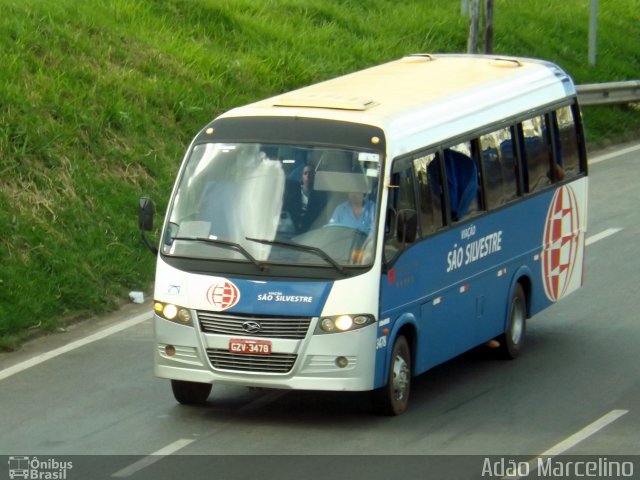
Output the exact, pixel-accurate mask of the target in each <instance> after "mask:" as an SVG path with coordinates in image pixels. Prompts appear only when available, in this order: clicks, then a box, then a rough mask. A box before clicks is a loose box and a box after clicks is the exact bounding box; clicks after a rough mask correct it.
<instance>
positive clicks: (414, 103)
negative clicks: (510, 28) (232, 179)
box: [222, 55, 575, 154]
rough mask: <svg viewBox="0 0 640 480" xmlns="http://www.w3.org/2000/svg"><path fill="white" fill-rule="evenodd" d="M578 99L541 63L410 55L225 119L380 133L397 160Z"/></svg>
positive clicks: (559, 74)
mask: <svg viewBox="0 0 640 480" xmlns="http://www.w3.org/2000/svg"><path fill="white" fill-rule="evenodd" d="M572 95H575V87H574V86H573V83H572V82H571V79H570V78H569V77H568V75H567V74H566V73H564V72H563V71H562V70H561V69H560V68H559V67H557V66H556V65H554V64H552V63H549V62H544V61H540V60H531V59H522V58H515V57H508V58H507V57H495V56H485V55H411V56H408V57H404V58H402V59H399V60H395V61H392V62H388V63H385V64H382V65H378V66H374V67H371V68H368V69H365V70H361V71H358V72H354V73H350V74H347V75H344V76H341V77H337V78H334V79H331V80H327V81H324V82H320V83H317V84H314V85H310V86H307V87H303V88H300V89H298V90H294V91H291V92H287V93H284V94H282V95H278V96H275V97H271V98H268V99H265V100H261V101H258V102H255V103H252V104H249V105H246V106H243V107H238V108H236V109H234V110H231V111H229V112H227V113H225V114H223V115H222V117H229V116H233V117H237V116H299V117H310V118H323V119H333V120H338V121H348V122H355V123H361V124H368V125H373V126H377V127H380V128H382V129H383V130H384V131H385V134H386V135H387V139H388V143H387V144H388V145H395V146H396V148H395V150H396V151H395V152H389V153H390V154H398V153H402V152H403V151H408V150H411V149H412V148H417V147H415V146H416V145H417V146H420V145H425V144H429V143H430V142H431V141H433V142H436V141H441V140H443V139H445V138H447V137H450V136H451V135H452V134H456V132H458V133H464V132H466V131H469V130H473V129H475V128H479V127H481V126H482V125H486V124H488V123H493V122H496V121H499V120H501V119H503V118H507V117H510V116H513V115H517V114H520V113H522V112H525V111H527V110H529V109H533V108H535V107H539V106H540V105H544V104H548V103H553V102H555V101H558V100H561V99H563V98H566V97H568V96H572Z"/></svg>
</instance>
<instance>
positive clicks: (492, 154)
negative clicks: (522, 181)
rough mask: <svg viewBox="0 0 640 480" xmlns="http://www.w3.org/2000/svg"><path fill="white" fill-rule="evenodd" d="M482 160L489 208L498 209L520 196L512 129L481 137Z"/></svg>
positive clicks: (504, 129)
mask: <svg viewBox="0 0 640 480" xmlns="http://www.w3.org/2000/svg"><path fill="white" fill-rule="evenodd" d="M480 158H481V162H482V171H483V173H484V179H485V188H486V192H485V198H486V202H487V208H489V209H491V208H496V207H499V206H501V205H504V204H505V203H508V202H510V201H512V200H514V199H515V198H517V196H518V176H517V170H516V164H515V156H514V150H513V139H512V137H511V129H510V128H503V129H500V130H498V131H495V132H492V133H489V134H486V135H482V136H481V137H480Z"/></svg>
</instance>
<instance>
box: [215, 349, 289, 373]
mask: <svg viewBox="0 0 640 480" xmlns="http://www.w3.org/2000/svg"><path fill="white" fill-rule="evenodd" d="M207 356H208V357H209V361H210V362H211V365H212V366H213V368H216V369H219V370H236V371H242V372H263V373H287V372H289V371H290V370H291V368H293V364H294V363H295V361H296V357H297V355H296V354H294V353H271V354H270V355H250V354H238V353H231V352H229V351H227V350H220V349H214V348H209V349H207Z"/></svg>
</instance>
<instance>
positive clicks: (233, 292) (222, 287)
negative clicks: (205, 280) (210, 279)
mask: <svg viewBox="0 0 640 480" xmlns="http://www.w3.org/2000/svg"><path fill="white" fill-rule="evenodd" d="M207 300H208V301H209V303H210V304H211V305H213V306H214V307H215V309H216V310H218V311H220V310H226V309H228V308H231V307H233V306H234V305H236V304H237V303H238V302H239V301H240V290H238V287H236V286H235V284H233V283H232V282H230V281H229V280H223V281H222V282H219V283H216V284H213V285H211V286H210V287H209V290H207Z"/></svg>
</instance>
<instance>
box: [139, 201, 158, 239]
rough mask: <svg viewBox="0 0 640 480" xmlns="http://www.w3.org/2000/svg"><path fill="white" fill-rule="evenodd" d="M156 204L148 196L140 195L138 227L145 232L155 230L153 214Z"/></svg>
mask: <svg viewBox="0 0 640 480" xmlns="http://www.w3.org/2000/svg"><path fill="white" fill-rule="evenodd" d="M154 212H155V206H154V205H153V201H152V200H151V199H150V198H148V197H140V202H139V204H138V227H139V228H140V230H142V231H144V232H150V231H151V230H153V215H154Z"/></svg>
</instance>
